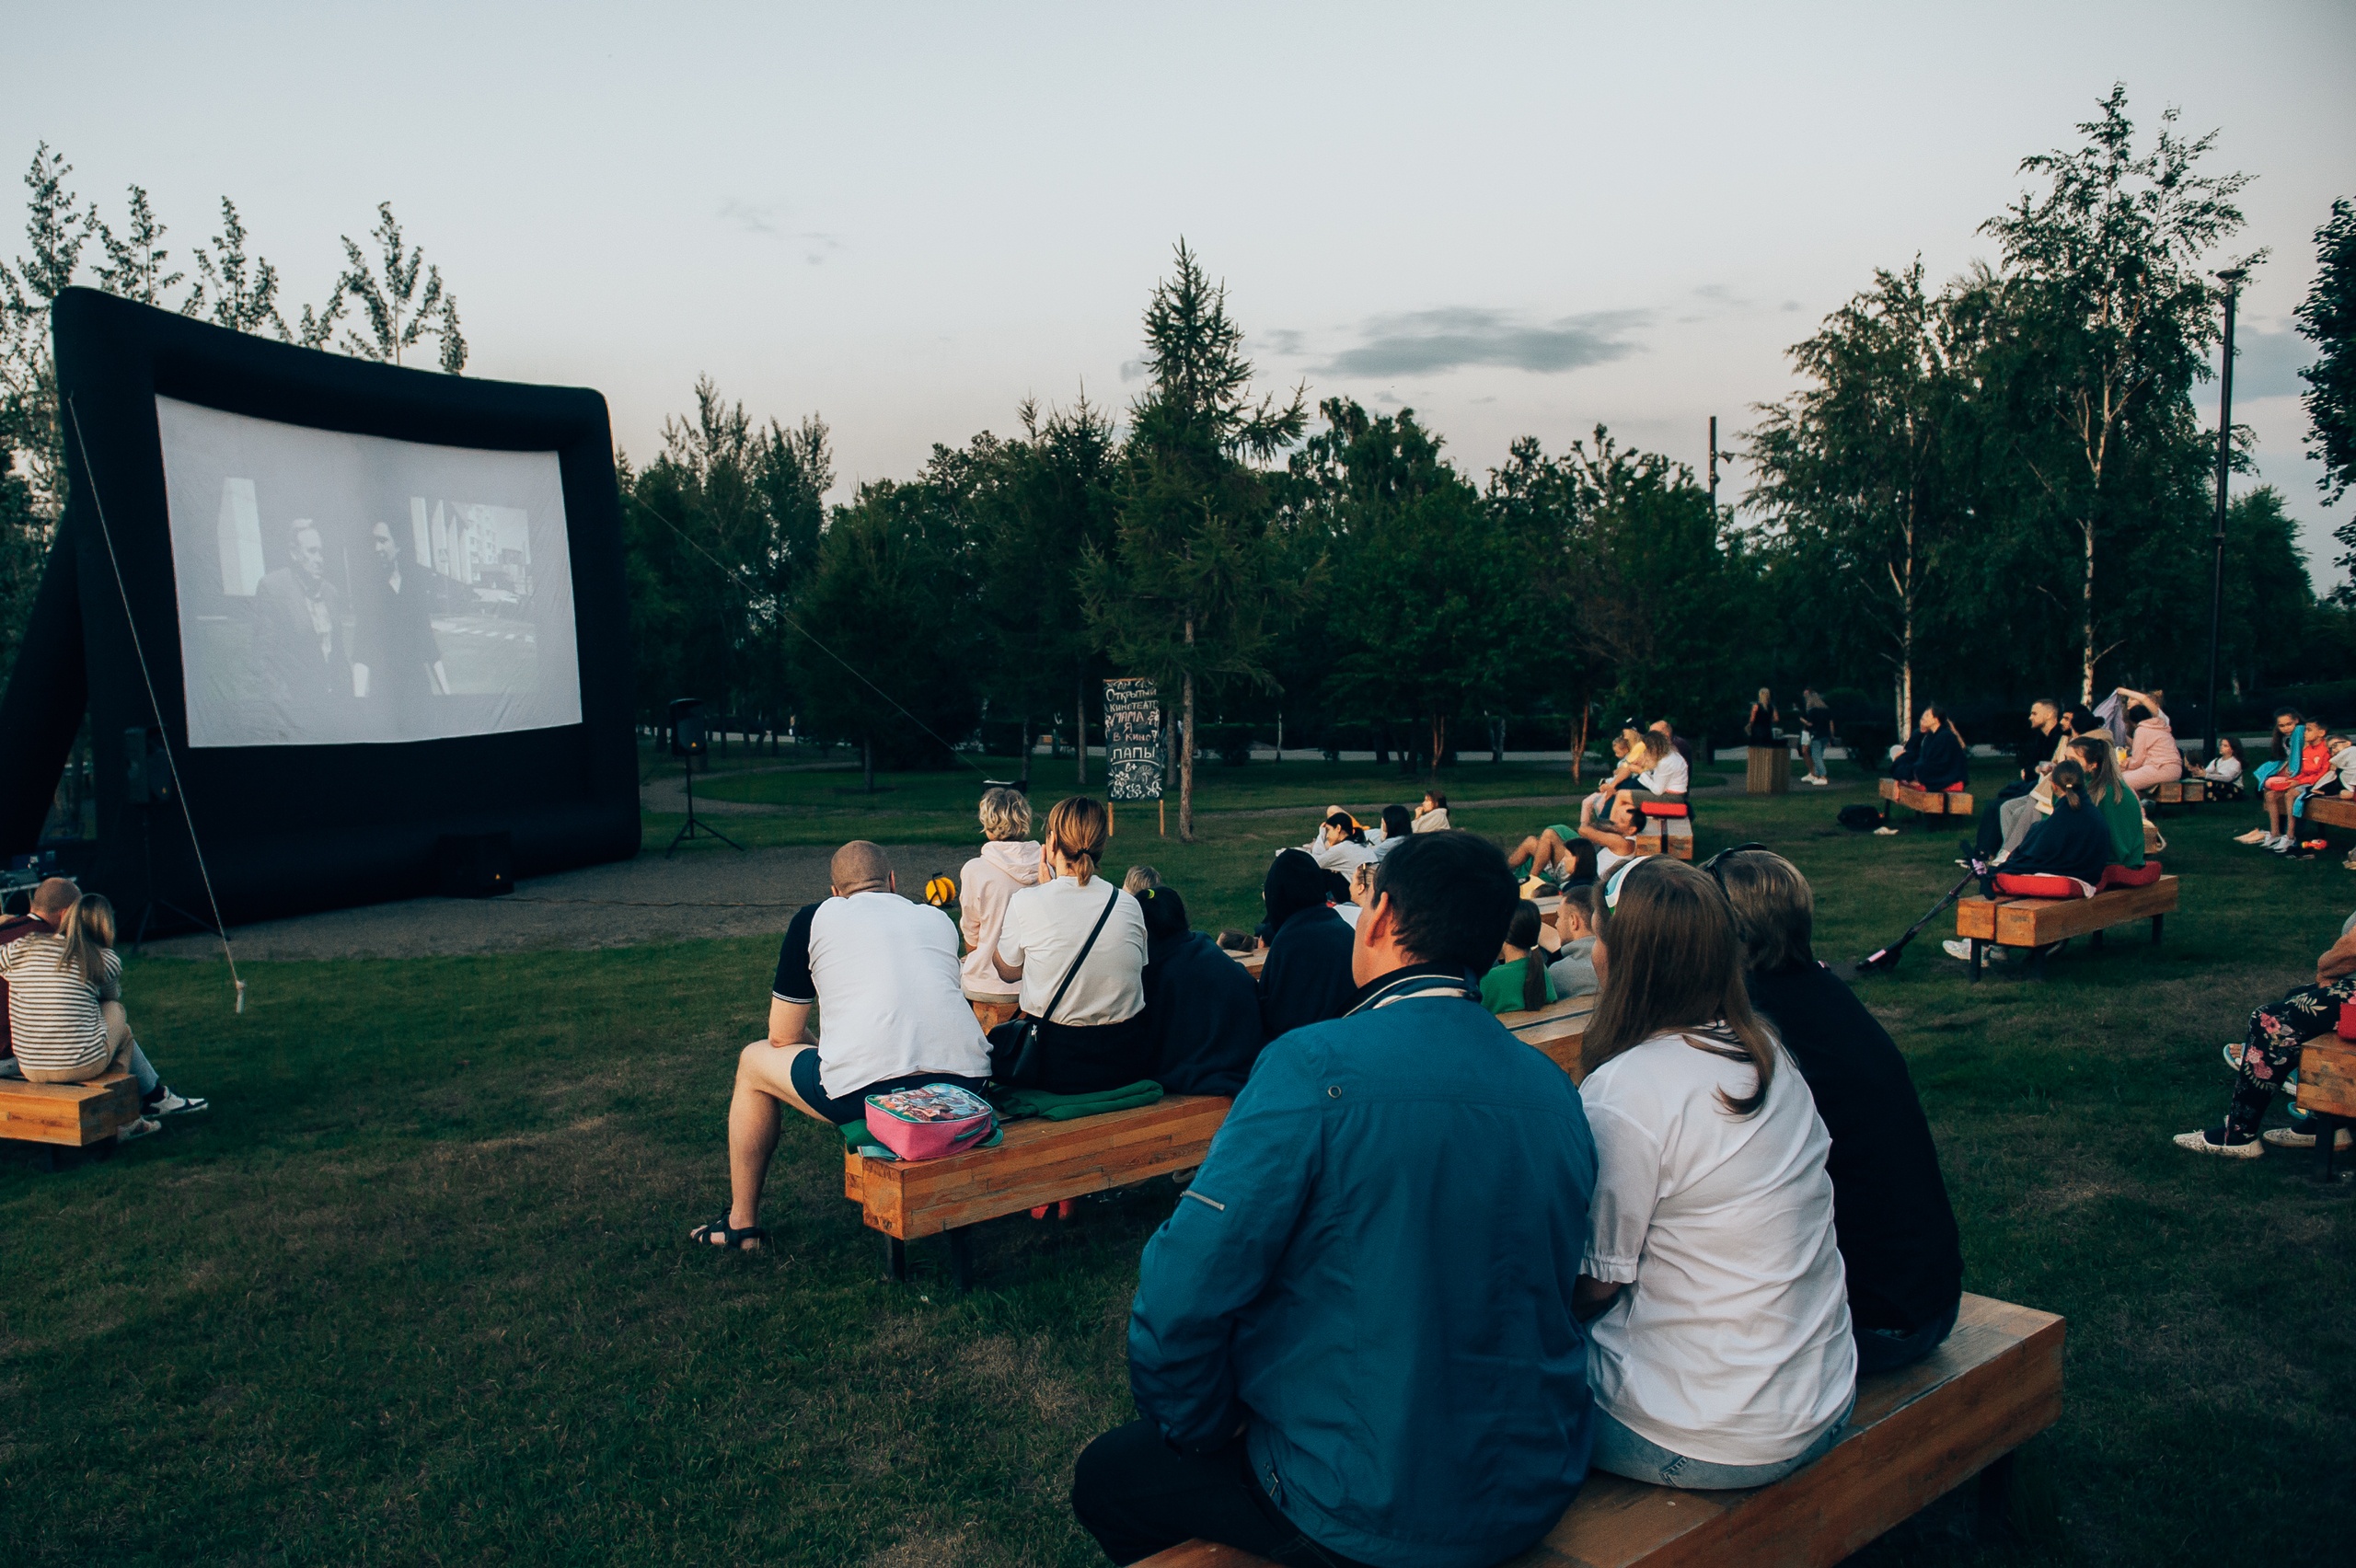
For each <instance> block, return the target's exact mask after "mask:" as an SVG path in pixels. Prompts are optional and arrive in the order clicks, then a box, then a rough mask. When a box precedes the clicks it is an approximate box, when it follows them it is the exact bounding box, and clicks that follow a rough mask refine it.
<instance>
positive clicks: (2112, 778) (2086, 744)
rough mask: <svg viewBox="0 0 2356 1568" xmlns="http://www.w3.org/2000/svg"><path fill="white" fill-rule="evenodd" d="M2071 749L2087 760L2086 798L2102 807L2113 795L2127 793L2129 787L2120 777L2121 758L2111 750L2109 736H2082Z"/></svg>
mask: <svg viewBox="0 0 2356 1568" xmlns="http://www.w3.org/2000/svg"><path fill="white" fill-rule="evenodd" d="M2070 749H2071V750H2072V751H2073V752H2076V753H2077V754H2078V755H2079V756H2081V757H2083V758H2084V759H2085V773H2086V798H2087V799H2088V800H2090V801H2094V802H2095V803H2096V805H2100V804H2101V803H2102V802H2103V801H2108V800H2109V799H2110V798H2111V797H2112V796H2113V795H2124V794H2126V793H2127V785H2126V783H2125V781H2124V780H2122V779H2121V778H2119V756H2118V754H2117V753H2116V752H2114V751H2113V750H2112V749H2111V744H2110V737H2109V736H2108V735H2080V736H2077V737H2076V738H2075V739H2073V740H2072V741H2071V743H2070Z"/></svg>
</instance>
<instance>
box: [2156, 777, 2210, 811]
mask: <svg viewBox="0 0 2356 1568" xmlns="http://www.w3.org/2000/svg"><path fill="white" fill-rule="evenodd" d="M2153 798H2154V800H2156V801H2159V803H2160V804H2162V805H2164V806H2197V805H2199V804H2200V803H2201V802H2202V801H2206V800H2207V799H2208V798H2209V780H2207V779H2206V778H2200V776H2198V775H2197V774H2190V773H2188V774H2186V775H2185V776H2184V777H2183V778H2173V779H2170V780H2169V781H2168V782H2166V783H2165V784H2160V785H2155V786H2154V795H2153Z"/></svg>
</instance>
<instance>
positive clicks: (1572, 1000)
mask: <svg viewBox="0 0 2356 1568" xmlns="http://www.w3.org/2000/svg"><path fill="white" fill-rule="evenodd" d="M1594 1011H1595V997H1594V995H1593V994H1592V993H1590V994H1588V995H1587V996H1584V997H1565V998H1564V999H1563V1000H1561V1001H1559V1002H1549V1003H1547V1004H1546V1005H1545V1006H1544V1007H1542V1008H1537V1009H1532V1010H1530V1011H1529V1012H1509V1013H1499V1014H1498V1015H1497V1021H1498V1022H1499V1023H1502V1024H1504V1025H1505V1026H1506V1027H1507V1029H1510V1030H1512V1031H1513V1032H1514V1033H1515V1035H1517V1036H1518V1037H1519V1038H1520V1039H1521V1040H1522V1041H1524V1042H1526V1043H1529V1044H1530V1045H1533V1046H1535V1047H1537V1048H1538V1049H1539V1050H1541V1051H1543V1052H1545V1053H1546V1055H1547V1056H1548V1058H1549V1059H1550V1060H1552V1061H1553V1064H1554V1065H1555V1066H1558V1067H1560V1068H1562V1069H1563V1070H1564V1071H1565V1072H1566V1073H1568V1074H1570V1075H1571V1081H1572V1082H1573V1083H1576V1082H1577V1081H1578V1080H1579V1077H1580V1073H1579V1043H1580V1042H1581V1041H1583V1040H1585V1039H1586V1038H1587V1020H1588V1015H1589V1014H1591V1013H1593V1012H1594Z"/></svg>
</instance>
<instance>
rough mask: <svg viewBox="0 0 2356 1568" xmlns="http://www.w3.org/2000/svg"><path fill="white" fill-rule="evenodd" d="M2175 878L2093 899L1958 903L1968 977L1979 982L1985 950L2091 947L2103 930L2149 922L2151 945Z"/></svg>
mask: <svg viewBox="0 0 2356 1568" xmlns="http://www.w3.org/2000/svg"><path fill="white" fill-rule="evenodd" d="M2178 880H2179V879H2177V878H2176V877H2172V876H2164V877H2162V878H2160V879H2159V881H2157V882H2154V883H2152V884H2151V885H2150V886H2149V887H2115V888H2112V889H2110V890H2109V891H2108V892H2107V893H2098V894H2095V895H2094V896H2093V897H2092V898H2016V897H2014V896H2012V895H2010V894H1997V895H1996V896H1995V897H1993V898H1959V899H1958V900H1956V905H1955V934H1956V935H1957V936H1958V937H1962V938H1965V939H1966V940H1969V942H1970V943H1971V977H1972V978H1973V979H1974V980H1977V979H1979V978H1980V970H1981V958H1982V956H1983V955H1984V954H1985V952H1986V951H1987V949H1988V947H1989V946H1990V945H1991V944H1993V945H1995V946H1997V947H2013V948H2042V947H2045V946H2047V945H2048V944H2050V943H2052V942H2058V941H2061V940H2064V939H2065V938H2069V937H2084V936H2091V937H2093V938H2094V939H2095V940H2096V943H2099V942H2100V941H2101V940H2102V933H2103V931H2104V929H2105V928H2108V927H2111V926H2118V925H2123V924H2124V923H2126V922H2127V921H2130V920H2146V919H2147V920H2149V921H2151V922H2152V940H2154V942H2156V941H2158V940H2160V932H2161V922H2162V921H2163V920H2164V919H2165V917H2168V916H2170V915H2173V914H2175V913H2176V899H2177V882H2178Z"/></svg>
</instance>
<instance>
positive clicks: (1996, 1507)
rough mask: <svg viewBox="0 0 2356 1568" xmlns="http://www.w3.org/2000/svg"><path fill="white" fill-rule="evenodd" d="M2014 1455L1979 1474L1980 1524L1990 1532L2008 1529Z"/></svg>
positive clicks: (2011, 1499)
mask: <svg viewBox="0 0 2356 1568" xmlns="http://www.w3.org/2000/svg"><path fill="white" fill-rule="evenodd" d="M2015 1458H2017V1455H2015V1454H2006V1455H2005V1456H2004V1458H2001V1459H1998V1460H1997V1461H1996V1462H1995V1463H1993V1464H1992V1465H1990V1466H1989V1467H1988V1468H1987V1469H1986V1470H1981V1472H1980V1522H1981V1525H1982V1526H1983V1527H1985V1528H1989V1529H1992V1530H2004V1529H2007V1528H2010V1521H2011V1518H2012V1509H2013V1461H2014V1459H2015Z"/></svg>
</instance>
